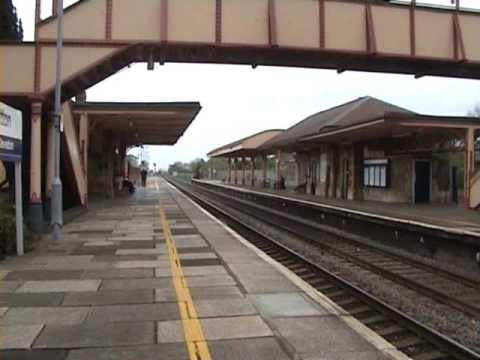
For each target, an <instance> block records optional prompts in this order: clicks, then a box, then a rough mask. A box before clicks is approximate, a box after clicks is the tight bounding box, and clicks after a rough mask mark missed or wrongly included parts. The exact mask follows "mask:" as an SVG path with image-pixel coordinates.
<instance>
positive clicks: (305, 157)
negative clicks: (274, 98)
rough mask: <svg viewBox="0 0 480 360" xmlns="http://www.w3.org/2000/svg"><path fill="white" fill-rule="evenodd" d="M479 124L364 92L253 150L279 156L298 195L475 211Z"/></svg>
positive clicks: (479, 192) (479, 199)
mask: <svg viewBox="0 0 480 360" xmlns="http://www.w3.org/2000/svg"><path fill="white" fill-rule="evenodd" d="M479 129H480V119H478V118H473V117H451V116H448V117H447V116H432V115H422V114H418V113H415V112H413V111H410V110H407V109H404V108H401V107H398V106H395V105H392V104H389V103H386V102H384V101H381V100H379V99H375V98H372V97H362V98H359V99H356V100H354V101H351V102H348V103H345V104H342V105H339V106H336V107H334V108H331V109H327V110H324V111H321V112H319V113H316V114H313V115H311V116H309V117H308V118H306V119H304V120H302V121H301V122H299V123H298V124H295V125H294V126H292V127H291V128H289V129H287V130H285V131H283V132H282V133H279V134H278V135H277V136H275V137H273V138H272V139H270V140H269V141H266V142H265V143H263V144H262V145H261V146H259V147H258V148H257V149H256V151H258V153H262V154H266V153H267V154H274V155H275V157H276V158H277V160H278V159H279V160H280V161H279V164H278V166H277V173H276V176H277V181H279V180H278V179H280V178H282V177H283V178H287V177H288V178H294V179H295V181H294V182H293V185H292V183H291V182H285V183H286V185H287V187H290V189H291V190H292V189H293V190H295V191H296V192H300V193H306V194H311V195H315V196H320V197H324V198H332V199H345V200H367V201H369V200H370V201H381V202H389V203H413V204H417V203H434V204H460V203H464V204H465V205H466V206H467V207H470V208H476V207H478V206H479V205H480V174H479V172H478V171H475V169H476V168H477V169H478V161H479V160H480V159H479V158H478V156H477V157H476V159H475V143H477V146H478V141H476V139H478V136H479ZM291 158H293V159H294V163H295V166H294V167H292V166H291V165H290V163H291V161H289V159H291ZM292 172H293V173H292Z"/></svg>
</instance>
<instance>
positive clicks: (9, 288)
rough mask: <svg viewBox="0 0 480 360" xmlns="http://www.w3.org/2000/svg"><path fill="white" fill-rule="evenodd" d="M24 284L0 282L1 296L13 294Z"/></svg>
mask: <svg viewBox="0 0 480 360" xmlns="http://www.w3.org/2000/svg"><path fill="white" fill-rule="evenodd" d="M20 285H22V283H21V282H20V281H3V280H2V281H0V294H1V293H12V292H14V291H15V290H17V289H18V288H19V287H20Z"/></svg>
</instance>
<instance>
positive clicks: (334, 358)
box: [303, 349, 391, 360]
mask: <svg viewBox="0 0 480 360" xmlns="http://www.w3.org/2000/svg"><path fill="white" fill-rule="evenodd" d="M326 359H327V360H391V357H388V356H386V355H384V354H382V353H381V352H379V351H368V352H361V351H335V350H333V349H332V350H331V351H328V350H324V351H321V352H320V353H318V354H316V355H314V356H306V357H305V356H304V357H303V360H326Z"/></svg>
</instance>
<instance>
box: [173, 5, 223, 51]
mask: <svg viewBox="0 0 480 360" xmlns="http://www.w3.org/2000/svg"><path fill="white" fill-rule="evenodd" d="M215 4H216V2H215V1H214V0H175V1H170V2H169V5H168V13H169V23H168V37H169V39H170V40H172V41H192V42H201V43H202V42H215V8H216V5H215Z"/></svg>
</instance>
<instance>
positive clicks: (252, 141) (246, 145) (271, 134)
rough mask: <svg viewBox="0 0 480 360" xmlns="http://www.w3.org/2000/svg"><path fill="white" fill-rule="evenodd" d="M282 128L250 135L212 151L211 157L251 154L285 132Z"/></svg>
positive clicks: (209, 154)
mask: <svg viewBox="0 0 480 360" xmlns="http://www.w3.org/2000/svg"><path fill="white" fill-rule="evenodd" d="M283 131H284V130H281V129H270V130H264V131H262V132H259V133H256V134H253V135H250V136H248V137H246V138H243V139H240V140H237V141H234V142H231V143H229V144H227V145H223V146H221V147H219V148H216V149H214V150H212V151H210V152H209V153H208V154H207V155H208V156H209V157H233V156H251V155H252V154H253V153H258V149H259V148H260V147H261V146H262V145H263V144H264V143H265V142H267V141H269V140H271V139H273V138H275V137H276V136H278V135H279V134H281V133H283Z"/></svg>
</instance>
